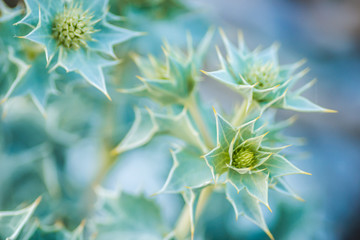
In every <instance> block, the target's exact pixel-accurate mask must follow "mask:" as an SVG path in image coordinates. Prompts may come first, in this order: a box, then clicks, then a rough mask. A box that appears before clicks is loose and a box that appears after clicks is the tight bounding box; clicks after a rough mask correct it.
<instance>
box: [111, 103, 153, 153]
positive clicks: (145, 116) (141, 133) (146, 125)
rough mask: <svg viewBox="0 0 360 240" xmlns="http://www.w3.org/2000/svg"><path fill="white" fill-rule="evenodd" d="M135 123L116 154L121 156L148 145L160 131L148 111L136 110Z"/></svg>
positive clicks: (116, 150)
mask: <svg viewBox="0 0 360 240" xmlns="http://www.w3.org/2000/svg"><path fill="white" fill-rule="evenodd" d="M134 110H135V121H134V123H133V125H132V127H131V129H130V131H129V132H128V133H127V134H126V136H125V137H124V139H123V140H122V141H121V142H120V143H119V145H118V146H117V147H116V148H115V149H114V153H116V154H120V153H123V152H125V151H128V150H131V149H134V148H137V147H140V146H143V145H145V144H146V143H148V142H149V141H150V140H151V139H152V137H154V135H155V134H156V132H157V131H158V126H157V125H156V123H155V122H154V119H153V116H152V115H150V113H149V111H147V110H144V109H143V110H140V109H139V108H135V109H134Z"/></svg>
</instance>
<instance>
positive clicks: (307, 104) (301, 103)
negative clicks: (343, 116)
mask: <svg viewBox="0 0 360 240" xmlns="http://www.w3.org/2000/svg"><path fill="white" fill-rule="evenodd" d="M282 106H283V108H285V109H289V110H293V111H298V112H336V111H334V110H330V109H326V108H323V107H320V106H318V105H316V104H315V103H313V102H311V101H310V100H308V99H306V98H304V97H302V96H296V95H295V96H292V95H286V96H285V99H284V102H283V104H282Z"/></svg>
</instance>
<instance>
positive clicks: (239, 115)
mask: <svg viewBox="0 0 360 240" xmlns="http://www.w3.org/2000/svg"><path fill="white" fill-rule="evenodd" d="M247 105H248V101H243V102H242V104H241V106H240V109H239V110H238V111H237V112H236V113H235V116H234V117H233V119H232V121H231V124H232V125H233V126H235V127H238V126H240V125H241V124H243V123H244V120H245V118H246V117H247V115H248V113H249V112H250V111H251V109H252V108H253V107H254V101H252V103H251V104H250V106H249V108H248V109H246V107H247Z"/></svg>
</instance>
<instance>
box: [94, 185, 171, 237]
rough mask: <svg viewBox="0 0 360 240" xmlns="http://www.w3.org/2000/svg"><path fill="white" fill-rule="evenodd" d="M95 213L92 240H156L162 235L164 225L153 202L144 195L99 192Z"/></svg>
mask: <svg viewBox="0 0 360 240" xmlns="http://www.w3.org/2000/svg"><path fill="white" fill-rule="evenodd" d="M98 196H99V201H98V204H97V207H96V212H97V214H96V215H95V216H94V217H93V220H94V222H95V224H96V229H97V235H96V238H95V239H99V240H113V239H129V240H130V239H134V240H135V239H137V240H159V239H162V238H163V236H164V230H165V224H164V222H163V220H162V218H161V213H160V209H159V207H158V206H157V204H155V202H153V201H151V200H149V199H147V198H145V196H143V195H140V196H134V195H130V194H127V193H124V192H121V193H109V192H106V190H100V191H98Z"/></svg>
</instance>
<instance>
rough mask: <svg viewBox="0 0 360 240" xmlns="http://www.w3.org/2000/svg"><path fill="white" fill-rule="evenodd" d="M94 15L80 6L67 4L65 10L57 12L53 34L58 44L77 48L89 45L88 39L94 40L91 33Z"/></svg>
mask: <svg viewBox="0 0 360 240" xmlns="http://www.w3.org/2000/svg"><path fill="white" fill-rule="evenodd" d="M93 17H94V16H93V15H92V14H91V13H89V11H84V10H83V9H82V8H81V7H80V6H72V5H70V7H67V6H65V7H64V11H63V12H60V13H58V14H56V16H55V18H54V21H53V36H54V38H55V39H56V42H57V43H58V45H61V46H64V47H65V48H68V49H74V50H77V49H79V48H80V47H87V41H90V40H93V39H92V38H91V34H92V33H94V32H95V31H96V30H95V29H94V25H95V23H97V22H98V21H99V20H97V21H96V20H95V21H93V20H92V19H93Z"/></svg>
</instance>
